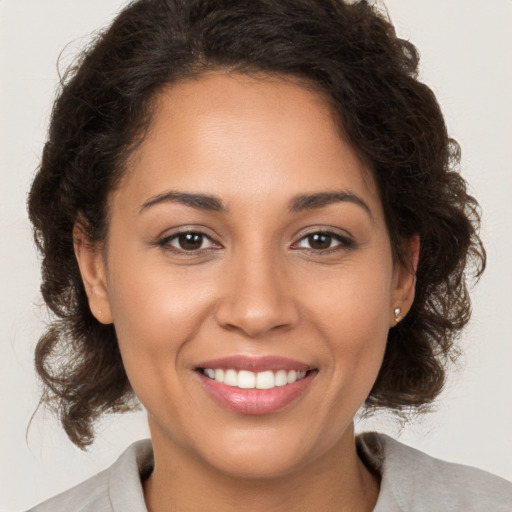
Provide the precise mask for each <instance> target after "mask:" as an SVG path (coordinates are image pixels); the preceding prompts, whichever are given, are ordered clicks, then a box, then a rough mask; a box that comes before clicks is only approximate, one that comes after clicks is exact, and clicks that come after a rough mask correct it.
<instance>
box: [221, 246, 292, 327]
mask: <svg viewBox="0 0 512 512" xmlns="http://www.w3.org/2000/svg"><path fill="white" fill-rule="evenodd" d="M258 245H259V247H258V248H255V247H254V246H253V247H252V249H248V250H242V249H239V250H237V251H234V253H233V257H232V258H231V259H230V261H229V263H228V265H227V269H226V272H227V276H226V286H225V289H224V290H223V293H222V294H221V298H220V301H219V304H218V307H217V311H216V316H217V322H218V323H219V324H220V325H222V326H223V327H227V328H231V329H238V330H240V331H243V332H244V333H245V334H246V335H249V336H251V337H256V336H260V335H262V334H265V333H266V332H268V331H270V330H272V329H275V328H277V327H280V328H286V327H291V326H293V325H294V324H295V323H296V322H297V321H298V317H299V311H298V307H297V304H296V303H295V300H294V298H293V294H292V289H291V283H290V282H289V273H288V272H287V269H286V262H285V259H283V257H282V256H281V255H279V254H278V251H273V250H272V249H269V248H268V245H267V247H266V248H265V247H264V246H262V245H260V244H258Z"/></svg>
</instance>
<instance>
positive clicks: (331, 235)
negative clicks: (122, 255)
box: [157, 229, 354, 256]
mask: <svg viewBox="0 0 512 512" xmlns="http://www.w3.org/2000/svg"><path fill="white" fill-rule="evenodd" d="M182 236H185V237H187V236H188V237H190V236H196V237H200V242H201V245H203V243H204V242H205V241H208V242H209V243H210V247H206V248H203V247H199V248H197V249H190V250H187V249H185V248H183V247H175V246H173V245H172V242H174V241H176V242H177V243H178V244H179V243H180V242H179V238H180V237H182ZM315 236H316V237H318V236H321V237H326V238H327V239H328V241H329V247H326V248H321V249H315V248H313V247H301V246H300V243H301V242H303V241H307V240H308V239H309V242H310V243H311V242H312V238H311V237H315ZM332 242H338V243H337V244H336V245H335V246H334V247H331V244H332ZM157 245H158V246H159V247H162V248H164V249H167V250H170V251H172V252H175V253H178V254H182V255H187V256H195V255H198V254H204V253H205V252H207V251H211V250H212V249H213V250H216V249H218V248H221V247H222V246H221V245H220V244H217V243H216V242H215V241H214V240H213V239H212V238H211V237H210V236H208V235H207V234H206V233H204V232H202V231H199V230H192V229H191V230H184V231H180V232H178V233H174V234H172V235H169V236H165V237H163V238H161V239H160V240H158V241H157ZM353 247H354V242H353V240H351V239H350V238H349V237H347V236H343V235H340V234H339V233H335V232H333V231H329V230H318V231H311V232H309V233H306V234H304V235H303V236H301V237H300V238H299V240H298V241H297V242H295V243H294V244H292V246H291V248H292V249H293V250H301V249H302V250H305V251H307V252H308V253H313V254H328V253H332V252H336V251H340V250H347V249H351V248H353Z"/></svg>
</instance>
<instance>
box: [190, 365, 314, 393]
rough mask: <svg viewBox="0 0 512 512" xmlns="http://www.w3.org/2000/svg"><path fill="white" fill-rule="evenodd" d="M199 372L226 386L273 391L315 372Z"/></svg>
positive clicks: (204, 370) (205, 370) (199, 369)
mask: <svg viewBox="0 0 512 512" xmlns="http://www.w3.org/2000/svg"><path fill="white" fill-rule="evenodd" d="M198 371H199V372H200V373H202V374H203V375H204V376H205V377H208V378H209V379H212V380H215V381H216V382H221V383H222V384H225V385H226V386H231V387H236V388H239V389H273V388H275V387H281V386H287V385H289V384H293V383H294V382H297V381H299V380H302V379H304V378H305V377H306V375H308V373H310V372H312V371H314V370H308V371H304V370H284V369H282V370H277V371H272V370H266V371H263V372H252V371H250V370H240V371H236V370H235V369H233V368H229V369H227V370H224V369H222V368H198Z"/></svg>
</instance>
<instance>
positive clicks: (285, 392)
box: [199, 372, 316, 416]
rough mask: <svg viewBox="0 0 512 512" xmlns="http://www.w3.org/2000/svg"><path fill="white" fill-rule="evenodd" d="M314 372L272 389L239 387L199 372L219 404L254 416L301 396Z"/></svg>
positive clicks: (284, 404)
mask: <svg viewBox="0 0 512 512" xmlns="http://www.w3.org/2000/svg"><path fill="white" fill-rule="evenodd" d="M315 374H316V372H310V373H308V374H307V375H306V376H305V377H304V378H302V379H300V380H298V381H296V382H293V383H292V384H286V385H285V386H276V387H274V388H272V389H240V388H238V387H235V386H228V385H226V384H223V383H222V382H218V381H216V380H213V379H210V378H209V377H206V375H203V374H199V376H200V378H201V381H202V383H203V385H204V387H205V388H206V390H207V391H208V393H209V394H210V395H211V396H212V397H213V398H214V399H215V400H216V401H217V402H219V403H220V404H221V405H223V406H225V407H227V408H228V409H230V410H232V411H234V412H237V413H240V414H251V415H255V416H259V415H263V414H270V413H273V412H277V411H279V410H281V409H283V408H285V407H286V406H287V405H289V404H291V403H292V402H294V401H295V400H297V399H298V398H299V397H301V396H302V395H303V394H304V393H305V391H306V389H307V388H308V386H309V385H310V384H311V382H312V380H313V378H314V376H315Z"/></svg>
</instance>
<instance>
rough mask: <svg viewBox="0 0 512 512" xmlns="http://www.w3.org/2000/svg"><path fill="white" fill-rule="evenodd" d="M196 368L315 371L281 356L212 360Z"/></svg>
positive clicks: (304, 364) (300, 362)
mask: <svg viewBox="0 0 512 512" xmlns="http://www.w3.org/2000/svg"><path fill="white" fill-rule="evenodd" d="M196 368H198V369H199V368H212V369H222V370H230V369H231V370H236V371H240V370H249V371H252V372H262V371H269V370H270V371H278V370H297V371H308V370H312V369H314V367H313V366H311V365H309V364H307V363H304V362H302V361H297V360H295V359H290V358H287V357H280V356H264V357H254V356H236V355H235V356H228V357H223V358H220V359H211V360H208V361H203V362H201V363H199V364H198V365H196Z"/></svg>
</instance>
